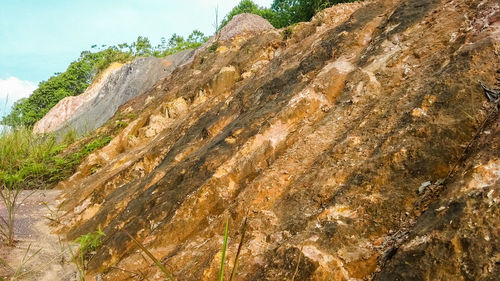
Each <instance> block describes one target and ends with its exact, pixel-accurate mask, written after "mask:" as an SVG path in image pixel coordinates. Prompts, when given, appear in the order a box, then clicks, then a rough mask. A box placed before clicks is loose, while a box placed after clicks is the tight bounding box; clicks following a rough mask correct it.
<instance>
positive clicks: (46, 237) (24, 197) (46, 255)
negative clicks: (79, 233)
mask: <svg viewBox="0 0 500 281" xmlns="http://www.w3.org/2000/svg"><path fill="white" fill-rule="evenodd" d="M60 192H61V191H60V190H35V191H23V192H22V194H21V196H20V199H21V200H20V201H19V202H22V204H21V205H20V206H19V208H18V211H17V215H16V220H15V225H14V233H15V239H16V242H15V245H14V247H8V246H6V245H5V244H2V243H0V257H1V258H2V259H4V260H5V261H6V262H7V264H8V265H9V266H4V265H0V277H2V278H6V279H7V280H9V278H12V277H13V275H14V274H15V272H16V271H18V269H19V268H21V269H20V271H19V272H20V274H18V276H19V278H18V280H37V281H44V280H46V281H54V280H62V281H69V280H76V269H75V267H74V266H73V264H72V263H71V256H70V254H69V251H68V249H67V245H66V243H64V242H61V241H60V237H59V236H57V235H55V234H52V233H51V231H50V228H49V226H48V224H49V223H50V221H51V220H53V219H55V218H56V212H55V210H56V206H57V204H58V202H57V197H58V195H59V194H60ZM6 214H7V212H6V208H5V206H4V205H3V204H1V205H0V216H3V217H4V216H5V215H6ZM28 249H29V251H28ZM26 254H27V255H26ZM25 255H26V257H30V256H32V258H30V259H29V260H28V261H27V262H26V263H23V258H25Z"/></svg>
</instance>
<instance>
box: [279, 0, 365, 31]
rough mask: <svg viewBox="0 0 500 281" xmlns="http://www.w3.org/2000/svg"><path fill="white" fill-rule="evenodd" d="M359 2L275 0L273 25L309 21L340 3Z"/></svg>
mask: <svg viewBox="0 0 500 281" xmlns="http://www.w3.org/2000/svg"><path fill="white" fill-rule="evenodd" d="M355 1H358V0H274V2H273V4H272V5H271V9H272V10H273V11H274V12H275V13H276V17H275V20H274V22H272V23H273V25H274V26H275V27H285V26H289V25H291V24H294V23H297V22H302V21H309V20H311V18H312V17H313V16H314V14H316V13H317V12H318V11H320V10H323V9H325V8H328V7H331V6H333V5H335V4H338V3H347V2H355Z"/></svg>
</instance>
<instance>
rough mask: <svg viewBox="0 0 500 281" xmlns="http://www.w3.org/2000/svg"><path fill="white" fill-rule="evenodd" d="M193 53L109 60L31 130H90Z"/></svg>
mask: <svg viewBox="0 0 500 281" xmlns="http://www.w3.org/2000/svg"><path fill="white" fill-rule="evenodd" d="M193 53H194V51H193V50H186V51H183V52H180V53H177V54H174V55H171V56H168V57H165V58H162V59H160V58H137V59H134V60H133V61H132V62H130V63H127V64H125V65H119V64H113V65H111V66H110V67H109V68H108V69H107V70H106V71H105V72H104V73H103V74H102V77H101V78H100V79H98V80H97V81H95V82H94V83H93V84H92V85H91V86H90V87H89V88H88V89H87V90H86V91H85V93H83V94H82V95H79V96H75V97H67V98H64V99H63V100H61V101H60V102H59V103H58V104H57V105H56V106H55V107H54V108H52V109H51V110H50V111H49V113H48V114H47V115H45V116H44V118H42V119H41V120H40V121H38V122H37V123H36V124H35V127H34V132H35V133H48V132H54V131H62V132H64V131H67V130H72V129H75V130H76V131H77V133H79V134H83V133H87V132H90V131H93V130H94V129H96V128H99V127H100V126H102V125H104V124H105V123H106V122H107V121H108V120H109V118H110V117H112V116H113V115H114V114H115V112H116V110H117V109H118V107H120V106H121V105H123V104H124V103H126V102H127V101H129V100H130V99H132V98H135V97H136V96H138V95H140V94H142V93H144V92H146V91H147V90H149V89H150V88H151V87H153V86H154V84H155V83H156V82H158V81H159V80H160V79H163V78H165V77H166V76H168V75H170V74H171V73H172V72H173V71H174V70H175V69H176V68H177V67H179V66H182V65H184V64H186V63H188V62H189V61H190V59H191V58H192V56H193Z"/></svg>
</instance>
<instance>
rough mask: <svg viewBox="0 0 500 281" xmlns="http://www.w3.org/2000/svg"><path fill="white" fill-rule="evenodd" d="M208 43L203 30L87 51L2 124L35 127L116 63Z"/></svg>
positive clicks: (19, 103) (16, 107) (19, 104)
mask: <svg viewBox="0 0 500 281" xmlns="http://www.w3.org/2000/svg"><path fill="white" fill-rule="evenodd" d="M206 40H207V37H206V36H205V35H204V34H203V33H202V32H200V31H198V30H195V31H193V32H192V33H191V34H190V35H189V36H188V38H187V39H184V38H183V37H181V36H178V35H176V34H174V35H173V36H172V37H171V38H170V40H169V41H168V43H167V41H166V40H165V38H162V43H161V44H159V45H158V46H156V47H152V45H151V43H150V42H149V39H148V38H146V37H142V36H139V37H138V38H137V40H136V42H133V43H132V44H127V43H123V44H119V45H118V46H110V47H107V46H105V45H103V46H101V47H98V46H97V45H93V46H92V47H91V50H90V51H84V52H82V53H81V54H80V58H78V59H77V60H76V61H74V62H72V63H71V64H70V65H69V66H68V68H67V69H66V71H65V72H63V73H56V74H54V76H52V77H51V78H49V79H48V80H47V81H43V82H40V84H39V85H38V88H37V89H36V90H35V91H34V92H33V94H31V96H30V97H28V98H25V99H21V100H19V101H17V102H16V103H15V104H14V106H13V107H12V110H11V112H10V114H9V115H7V116H5V117H4V118H3V120H2V122H1V124H4V125H8V126H12V127H16V126H27V127H32V126H33V125H34V124H35V123H36V122H37V121H38V120H40V119H42V118H43V116H45V114H47V112H49V110H50V109H51V108H52V107H54V106H55V105H56V104H57V103H58V102H59V101H60V100H62V99H63V98H65V97H68V96H76V95H79V94H81V93H83V92H84V91H85V89H87V87H88V86H89V85H90V83H92V81H93V80H94V79H95V78H96V77H98V75H99V74H100V73H101V72H102V71H103V70H105V69H106V68H107V67H108V66H109V65H110V64H111V63H113V62H122V63H124V62H128V61H130V60H132V59H133V58H135V57H139V56H143V57H150V56H156V57H163V56H167V55H171V54H174V53H177V52H180V51H182V50H186V49H191V48H196V47H198V46H200V45H201V44H202V43H203V42H205V41H206Z"/></svg>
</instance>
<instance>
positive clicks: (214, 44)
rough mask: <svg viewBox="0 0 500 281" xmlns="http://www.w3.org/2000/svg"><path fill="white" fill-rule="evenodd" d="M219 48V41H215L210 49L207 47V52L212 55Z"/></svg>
mask: <svg viewBox="0 0 500 281" xmlns="http://www.w3.org/2000/svg"><path fill="white" fill-rule="evenodd" d="M218 48H219V41H215V42H214V43H213V44H212V45H210V47H208V52H210V53H213V52H215V51H217V49H218Z"/></svg>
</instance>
